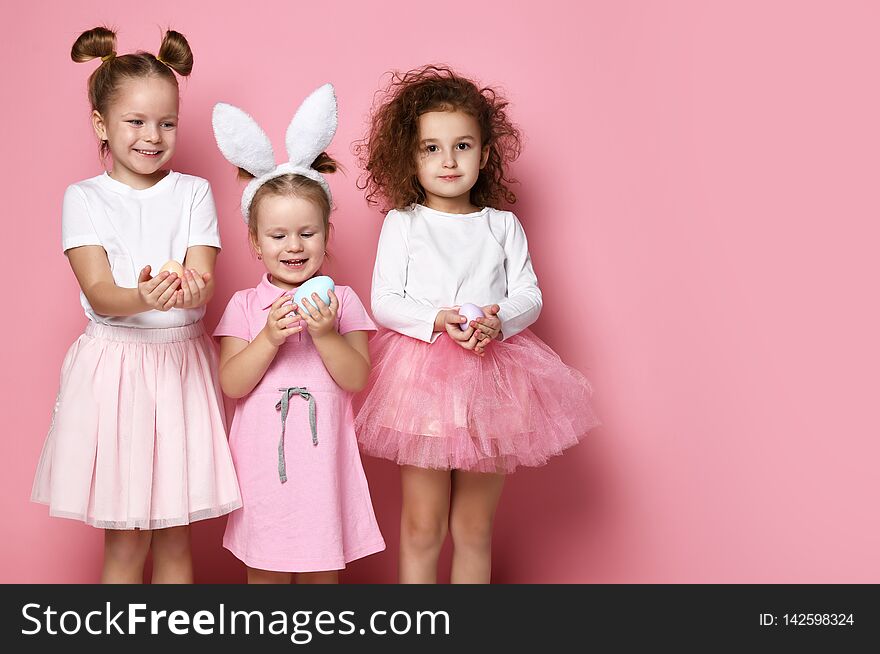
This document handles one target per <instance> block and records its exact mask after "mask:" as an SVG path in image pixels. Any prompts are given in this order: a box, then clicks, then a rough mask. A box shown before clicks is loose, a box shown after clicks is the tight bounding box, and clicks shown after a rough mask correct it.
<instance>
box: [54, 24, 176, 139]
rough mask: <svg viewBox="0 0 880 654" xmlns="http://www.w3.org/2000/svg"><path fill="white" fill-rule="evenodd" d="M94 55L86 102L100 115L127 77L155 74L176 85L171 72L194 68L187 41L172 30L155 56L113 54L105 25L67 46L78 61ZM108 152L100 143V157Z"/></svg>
mask: <svg viewBox="0 0 880 654" xmlns="http://www.w3.org/2000/svg"><path fill="white" fill-rule="evenodd" d="M97 57H101V59H102V60H103V61H102V62H101V65H100V66H98V68H97V69H95V71H94V72H93V73H92V74H91V75H90V76H89V102H90V103H91V105H92V109H93V110H95V111H97V112H98V113H100V114H102V115H105V114H106V111H107V108H108V107H109V106H110V104H111V103H112V102H113V98H114V96H115V95H116V92H117V91H118V90H119V87H120V85H121V84H122V83H123V82H124V81H125V80H126V79H131V78H141V77H150V76H153V75H155V76H156V77H161V78H162V79H166V80H168V81H169V82H171V83H172V84H174V86H175V87H177V78H176V77H175V76H174V73H175V72H176V73H177V74H178V75H183V76H187V75H189V74H190V72H192V67H193V54H192V50H190V47H189V43H187V41H186V38H185V37H184V36H183V34H181V33H180V32H175V31H174V30H168V31H167V32H165V37H164V38H163V39H162V45H161V46H159V53H158V55H152V54H151V53H149V52H143V51H139V52H135V53H131V54H124V55H119V56H116V32H114V31H112V30H109V29H107V28H106V27H95V28H94V29H90V30H88V31H86V32H83V33H82V34H80V35H79V38H78V39H77V40H76V42H75V43H74V44H73V47H72V48H71V49H70V58H71V59H73V60H74V61H75V62H77V63H81V62H84V61H90V60H92V59H95V58H97ZM172 71H173V72H172ZM108 151H109V146H108V145H107V143H106V142H104V143H102V144H101V156H105V155H106V154H107V152H108Z"/></svg>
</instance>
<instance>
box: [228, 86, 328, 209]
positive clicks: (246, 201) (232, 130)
mask: <svg viewBox="0 0 880 654" xmlns="http://www.w3.org/2000/svg"><path fill="white" fill-rule="evenodd" d="M212 123H213V125H214V138H215V139H216V140H217V146H218V147H219V148H220V152H222V153H223V156H224V157H226V158H227V159H228V160H229V162H230V163H232V164H233V165H235V166H238V167H239V168H244V169H245V170H246V171H248V172H249V173H250V174H251V175H253V176H254V179H252V180H251V181H250V182H248V185H247V186H246V187H245V189H244V193H243V194H242V196H241V214H242V216H244V221H245V223H247V222H248V218H249V217H250V208H251V202H252V201H253V199H254V195H255V194H256V192H257V189H259V188H260V187H261V186H262V185H263V184H265V183H266V182H268V181H269V180H270V179H273V178H275V177H279V176H281V175H285V174H287V173H295V174H297V175H303V176H304V177H308V178H309V179H313V180H315V181H316V182H318V184H320V185H321V188H323V189H324V192H325V193H326V194H327V199H328V200H330V203H331V204H332V203H333V198H332V196H331V195H330V186H329V185H328V184H327V180H325V179H324V176H323V175H322V174H321V173H319V172H318V171H317V170H315V169H314V168H312V162H314V161H315V159H316V158H317V157H318V155H319V154H321V153H322V152H323V151H324V150H326V149H327V146H328V145H330V141H331V140H332V139H333V135H334V134H335V133H336V124H337V115H336V93H335V91H334V90H333V85H332V84H325V85H324V86H322V87H320V88H318V89H315V90H314V91H313V92H312V94H311V95H309V97H307V98H306V99H305V100H303V103H302V104H301V105H300V106H299V109H297V110H296V115H295V116H294V117H293V120H291V121H290V125H289V126H288V127H287V135H286V138H285V144H286V146H287V155H288V157H289V161H287V162H286V163H282V164H278V165H277V166H276V165H275V153H274V152H273V151H272V144H271V143H270V142H269V137H268V136H266V133H265V132H264V131H263V130H262V129H261V128H260V126H259V125H258V124H257V121H255V120H254V119H253V118H251V117H250V116H249V115H247V114H246V113H245V112H244V111H242V110H241V109H239V108H238V107H233V106H232V105H231V104H225V103H223V102H219V103H217V104H216V105H215V106H214V115H213V117H212Z"/></svg>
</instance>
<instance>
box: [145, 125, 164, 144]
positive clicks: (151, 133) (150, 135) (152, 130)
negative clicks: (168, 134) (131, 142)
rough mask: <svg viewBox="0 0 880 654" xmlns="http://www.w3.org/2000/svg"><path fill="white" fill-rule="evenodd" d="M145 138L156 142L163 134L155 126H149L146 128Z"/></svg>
mask: <svg viewBox="0 0 880 654" xmlns="http://www.w3.org/2000/svg"><path fill="white" fill-rule="evenodd" d="M143 138H144V140H145V141H149V142H150V143H156V142H158V141H159V140H160V139H161V134H160V133H159V130H158V129H157V128H156V127H155V126H149V127H145V128H144V132H143Z"/></svg>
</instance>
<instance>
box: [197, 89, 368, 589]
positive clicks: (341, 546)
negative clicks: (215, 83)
mask: <svg viewBox="0 0 880 654" xmlns="http://www.w3.org/2000/svg"><path fill="white" fill-rule="evenodd" d="M336 122H337V118H336V96H335V94H334V91H333V87H332V86H331V85H329V84H326V85H324V86H322V87H320V88H319V89H317V90H316V91H314V92H313V93H312V94H311V95H310V96H309V97H308V98H306V99H305V101H304V102H303V103H302V105H301V106H300V108H299V110H298V111H297V112H296V115H295V116H294V118H293V120H292V121H291V123H290V126H289V127H288V129H287V138H286V145H287V152H288V156H289V161H287V162H286V163H282V164H280V165H277V166H276V165H275V156H274V154H273V152H272V146H271V145H270V143H269V139H268V137H267V136H266V134H265V133H264V132H263V130H262V129H260V127H259V126H258V125H257V123H256V122H254V120H253V119H252V118H251V117H250V116H248V115H247V114H246V113H244V112H243V111H241V110H240V109H237V108H236V107H233V106H231V105H227V104H218V105H217V106H216V107H215V108H214V135H215V137H216V139H217V145H218V146H219V147H220V150H221V152H222V153H223V155H224V156H225V157H226V158H227V159H228V160H229V161H230V162H231V163H233V164H234V165H236V166H238V167H239V169H240V170H241V171H242V172H243V173H244V175H245V176H247V177H252V179H251V181H250V183H249V184H248V185H247V187H246V188H245V190H244V194H243V195H242V200H241V211H242V215H243V216H244V219H245V222H246V223H247V226H248V235H249V238H250V242H251V245H252V246H253V248H254V250H255V251H256V253H257V257H258V258H259V259H260V260H261V261H262V262H263V265H264V266H265V268H266V273H265V274H264V275H263V277H262V279H261V280H260V283H259V284H258V285H257V286H256V287H255V288H250V289H246V290H242V291H238V292H237V293H235V294H234V295H233V296H232V298H231V299H230V301H229V304H228V305H227V307H226V311H225V313H224V314H223V316H222V317H221V319H220V323H219V324H218V325H217V329H215V330H214V336H215V337H218V338H220V385H221V387H222V388H223V391H224V392H225V393H226V394H227V395H228V396H229V397H232V398H235V399H236V400H237V402H236V405H235V415H234V418H233V420H232V427H231V429H230V447H231V448H232V456H233V460H234V461H235V468H236V471H237V472H238V476H239V481H240V483H241V494H242V502H243V505H242V508H241V509H240V510H238V511H235V512H234V513H232V514H231V515H230V516H229V521H228V523H227V526H226V534H225V536H224V538H223V545H224V547H226V548H227V549H228V550H230V551H231V552H232V553H233V554H235V556H237V557H238V558H239V559H240V560H241V561H243V562H244V563H245V565H246V566H247V576H248V582H249V583H290V581H291V573H301V574H298V575H297V581H298V582H299V583H336V582H337V581H338V575H337V571H338V570H340V569H342V568H344V567H345V565H346V564H347V563H348V562H349V561H353V560H354V559H358V558H361V557H364V556H367V555H369V554H373V553H375V552H379V551H381V550H383V549H385V542H384V541H383V539H382V535H381V533H380V532H379V526H378V524H377V523H376V518H375V515H374V513H373V506H372V503H371V501H370V492H369V488H368V486H367V480H366V477H365V475H364V471H363V467H362V465H361V460H360V454H359V452H358V447H357V440H356V438H355V433H354V419H353V415H352V409H351V394H352V393H353V392H356V391H359V390H360V389H362V388H363V387H364V384H366V381H367V375H368V374H369V370H370V357H369V351H368V348H367V332H369V331H373V330H375V325H374V324H373V322H372V321H371V320H370V318H369V316H368V315H367V312H366V310H365V309H364V306H363V304H361V301H360V300H359V299H358V297H357V295H356V294H355V292H354V291H353V290H352V289H351V288H349V287H347V286H337V287H336V292H335V293H334V292H333V291H332V290H331V291H330V292H329V304H328V303H326V302H324V301H323V300H322V299H321V298H320V297H319V296H318V294H317V293H313V294H312V296H311V301H309V298H306V299H303V300H302V305H301V306H298V305H295V304H292V303H291V295H293V292H294V291H295V290H296V289H297V288H298V287H299V286H301V285H302V284H303V283H304V282H306V281H308V280H309V279H311V278H312V277H314V276H315V275H317V274H320V270H321V265H322V264H323V262H324V257H325V255H326V246H327V238H328V236H329V233H330V222H329V220H330V211H331V209H332V198H331V195H330V187H329V186H328V184H327V181H326V180H325V179H324V176H323V173H330V172H334V171H335V170H336V162H335V161H334V160H333V159H331V158H330V157H329V156H328V155H327V154H326V153H325V152H324V149H325V148H326V147H327V146H328V145H329V144H330V141H331V139H332V138H333V135H334V133H335V132H336Z"/></svg>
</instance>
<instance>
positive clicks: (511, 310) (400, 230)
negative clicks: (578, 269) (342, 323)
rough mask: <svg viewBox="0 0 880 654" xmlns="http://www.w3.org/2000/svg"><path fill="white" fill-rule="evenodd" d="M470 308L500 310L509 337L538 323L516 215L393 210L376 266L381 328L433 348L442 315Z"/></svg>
mask: <svg viewBox="0 0 880 654" xmlns="http://www.w3.org/2000/svg"><path fill="white" fill-rule="evenodd" d="M465 302H470V303H472V304H476V305H477V306H481V307H482V306H486V305H488V304H498V305H499V306H500V307H501V311H500V312H499V313H498V318H500V319H501V330H502V332H503V336H504V338H505V339H507V338H510V337H511V336H513V335H514V334H518V333H519V332H521V331H522V330H523V329H525V328H526V327H528V326H529V325H531V324H532V323H533V322H535V321H536V320H537V319H538V315H539V314H540V313H541V303H542V300H541V289H539V288H538V279H537V277H535V271H534V270H533V269H532V261H531V257H529V248H528V242H527V240H526V234H525V232H524V231H523V228H522V225H521V224H520V222H519V220H517V218H516V216H514V215H513V213H511V212H509V211H498V210H497V209H492V208H491V207H486V208H484V209H483V210H481V211H477V212H476V213H469V214H452V213H444V212H442V211H436V210H434V209H429V208H428V207H425V206H422V205H420V204H416V205H413V206H411V207H410V208H409V209H407V210H405V211H398V210H392V211H389V212H388V215H387V216H386V217H385V222H384V224H383V225H382V233H381V234H380V236H379V247H378V250H377V252H376V265H375V267H374V268H373V288H372V293H371V304H372V309H373V317H374V318H375V319H376V322H378V323H379V324H380V325H382V326H384V327H387V328H389V329H393V330H394V331H396V332H399V333H401V334H405V335H406V336H411V337H412V338H417V339H419V340H422V341H425V342H428V343H433V342H434V341H435V340H436V339H437V338H438V337H439V336H440V333H439V332H435V331H434V319H435V318H436V316H437V312H438V311H440V310H441V309H448V308H451V307H453V306H459V305H461V304H464V303H465Z"/></svg>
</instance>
